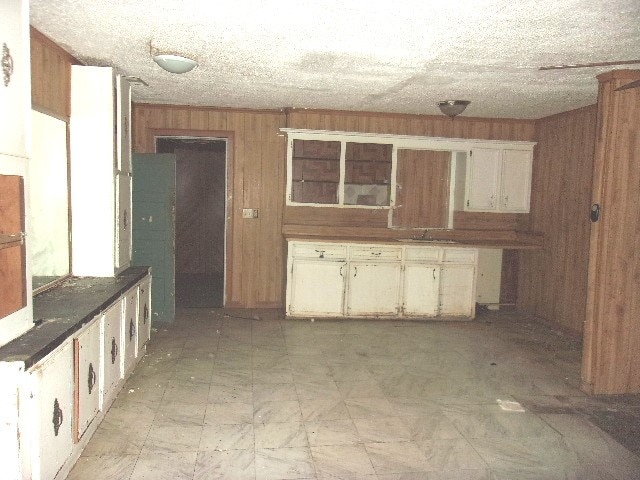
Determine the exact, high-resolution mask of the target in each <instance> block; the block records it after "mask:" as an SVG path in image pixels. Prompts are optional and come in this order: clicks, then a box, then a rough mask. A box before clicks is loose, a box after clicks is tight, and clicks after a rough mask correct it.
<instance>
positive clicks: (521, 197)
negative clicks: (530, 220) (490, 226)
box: [457, 148, 532, 213]
mask: <svg viewBox="0 0 640 480" xmlns="http://www.w3.org/2000/svg"><path fill="white" fill-rule="evenodd" d="M531 159H532V151H531V149H522V150H521V149H513V148H500V149H498V148H474V149H472V150H471V151H470V152H469V156H468V157H467V158H466V159H463V160H462V161H461V162H459V164H458V167H457V168H458V170H459V172H460V174H459V175H457V178H458V179H459V180H462V181H463V182H464V199H463V205H462V208H459V207H460V206H459V205H458V208H459V209H463V210H465V211H473V212H501V213H527V212H528V211H529V199H530V194H531V166H532V164H531ZM458 187H461V185H458Z"/></svg>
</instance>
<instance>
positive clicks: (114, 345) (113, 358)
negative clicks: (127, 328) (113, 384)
mask: <svg viewBox="0 0 640 480" xmlns="http://www.w3.org/2000/svg"><path fill="white" fill-rule="evenodd" d="M117 356H118V344H117V343H116V337H111V364H112V365H113V364H114V363H116V357H117Z"/></svg>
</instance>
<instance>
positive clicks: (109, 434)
mask: <svg viewBox="0 0 640 480" xmlns="http://www.w3.org/2000/svg"><path fill="white" fill-rule="evenodd" d="M151 425H152V422H151V423H148V424H146V423H145V426H144V427H142V426H141V425H137V426H135V425H132V426H127V425H126V424H123V423H121V422H113V420H112V419H111V417H110V416H109V415H107V416H106V417H105V418H104V420H103V421H102V423H101V424H100V426H99V427H98V428H97V429H96V431H95V433H94V434H93V437H91V440H90V441H89V443H88V444H87V446H86V447H85V449H84V450H83V451H82V455H83V456H96V455H97V456H100V455H138V454H139V453H140V451H141V450H142V446H143V445H144V442H145V440H146V439H147V435H148V434H149V430H151Z"/></svg>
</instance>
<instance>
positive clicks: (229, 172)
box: [147, 128, 235, 307]
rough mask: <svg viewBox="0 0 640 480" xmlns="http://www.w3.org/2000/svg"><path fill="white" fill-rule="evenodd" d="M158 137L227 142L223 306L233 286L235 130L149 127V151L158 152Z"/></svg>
mask: <svg viewBox="0 0 640 480" xmlns="http://www.w3.org/2000/svg"><path fill="white" fill-rule="evenodd" d="M157 137H185V138H207V139H211V140H217V139H218V140H223V141H226V143H227V149H226V154H225V171H226V179H225V182H226V186H225V201H224V211H225V215H224V217H225V221H224V252H225V255H224V273H223V276H224V287H223V292H222V306H223V307H224V306H226V305H227V298H230V297H231V295H230V293H231V292H228V291H227V290H228V289H229V288H231V285H232V282H231V278H232V276H231V271H232V268H231V265H230V262H231V259H232V258H233V242H232V241H231V235H232V232H233V218H234V215H233V200H234V198H235V197H234V195H233V185H234V183H233V180H234V171H233V166H234V164H235V162H234V159H235V143H234V132H233V131H228V130H194V129H178V128H148V129H147V138H148V139H149V142H151V143H152V145H147V148H148V151H150V152H154V153H157V151H156V138H157Z"/></svg>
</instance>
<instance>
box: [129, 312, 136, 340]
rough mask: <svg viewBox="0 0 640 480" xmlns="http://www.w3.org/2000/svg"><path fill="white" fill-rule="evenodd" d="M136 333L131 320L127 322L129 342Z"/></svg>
mask: <svg viewBox="0 0 640 480" xmlns="http://www.w3.org/2000/svg"><path fill="white" fill-rule="evenodd" d="M135 333H136V327H135V326H134V325H133V318H132V319H130V320H129V341H131V340H133V336H134V335H135Z"/></svg>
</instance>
